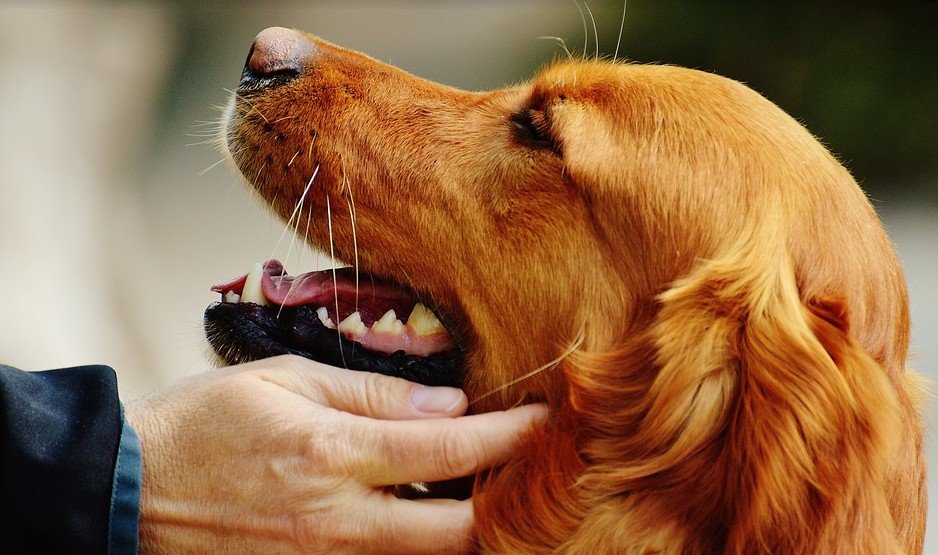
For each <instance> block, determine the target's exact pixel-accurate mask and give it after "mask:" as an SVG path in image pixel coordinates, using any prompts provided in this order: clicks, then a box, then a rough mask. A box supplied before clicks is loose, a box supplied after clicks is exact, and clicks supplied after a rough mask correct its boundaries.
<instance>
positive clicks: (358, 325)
mask: <svg viewBox="0 0 938 555" xmlns="http://www.w3.org/2000/svg"><path fill="white" fill-rule="evenodd" d="M339 331H343V332H345V333H348V334H349V335H351V336H353V337H357V336H359V335H363V334H364V333H365V332H366V331H368V326H366V325H365V324H364V323H363V322H362V315H361V314H359V313H358V311H355V312H353V313H351V314H349V315H348V316H347V317H346V318H345V320H342V321H341V322H339Z"/></svg>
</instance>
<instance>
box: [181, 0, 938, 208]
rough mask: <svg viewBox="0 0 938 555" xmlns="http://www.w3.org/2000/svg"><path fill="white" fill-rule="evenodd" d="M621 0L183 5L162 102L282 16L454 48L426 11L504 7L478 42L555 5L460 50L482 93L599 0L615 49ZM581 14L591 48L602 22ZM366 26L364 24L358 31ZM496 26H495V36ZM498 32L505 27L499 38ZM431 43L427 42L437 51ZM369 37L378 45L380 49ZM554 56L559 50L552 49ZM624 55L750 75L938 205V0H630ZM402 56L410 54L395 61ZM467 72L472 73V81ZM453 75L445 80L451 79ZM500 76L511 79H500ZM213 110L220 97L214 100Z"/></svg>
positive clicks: (899, 183)
mask: <svg viewBox="0 0 938 555" xmlns="http://www.w3.org/2000/svg"><path fill="white" fill-rule="evenodd" d="M624 1H625V0H550V1H547V0H517V1H507V2H503V3H496V2H493V1H491V0H464V1H463V2H461V3H456V2H452V3H450V2H444V1H443V0H435V1H431V0H423V1H416V0H388V1H382V2H378V1H377V0H376V1H374V2H369V1H366V0H317V2H314V3H309V4H305V3H303V2H300V3H292V2H286V3H283V4H275V5H271V6H266V5H265V7H263V8H260V7H259V5H258V4H257V3H256V2H254V1H248V0H243V1H235V2H232V3H231V4H226V5H224V6H222V5H216V4H213V3H206V4H202V3H180V4H175V3H172V4H173V5H176V6H177V7H178V8H179V9H178V10H177V11H176V15H177V18H176V23H177V24H178V25H179V30H180V33H179V39H180V41H179V46H180V49H179V58H178V60H177V64H176V70H174V72H173V73H172V79H173V82H171V83H170V84H169V86H168V87H167V90H168V93H167V95H168V96H167V97H166V98H165V99H164V101H165V102H166V106H164V107H168V106H170V105H172V104H175V103H176V102H177V101H179V99H180V98H182V97H186V96H188V95H191V94H193V88H194V87H196V86H197V85H198V84H200V83H203V82H205V81H206V75H205V72H206V71H210V70H212V68H217V65H216V64H217V61H218V60H219V59H223V58H224V59H230V60H228V61H226V62H225V63H226V64H227V66H226V67H227V69H226V73H225V75H227V77H226V79H227V81H225V82H226V83H230V85H231V86H233V85H234V83H235V82H236V79H237V74H238V67H240V63H242V60H243V57H244V54H245V53H246V52H247V48H248V45H249V44H250V37H252V36H253V33H256V32H257V31H258V30H260V29H262V28H264V27H265V26H267V25H271V24H279V25H289V26H294V27H298V28H302V29H305V30H308V31H311V32H314V33H317V34H321V35H323V36H324V37H326V38H327V39H329V40H333V41H338V42H341V43H342V44H343V46H348V47H351V48H356V47H359V48H361V49H363V50H366V51H367V53H369V54H371V55H375V56H378V57H379V58H381V56H382V52H381V51H380V50H378V51H372V50H369V49H368V48H366V47H364V46H359V45H358V44H357V43H354V42H353V43H351V44H349V43H347V42H345V41H346V40H348V38H349V37H352V36H354V35H353V34H350V33H348V32H345V33H337V32H336V30H335V25H336V23H337V20H335V19H332V20H329V19H328V17H330V16H331V17H332V18H336V17H338V12H334V11H333V12H329V13H328V14H324V13H323V12H322V11H317V10H319V9H321V8H324V7H327V6H331V7H332V8H342V9H348V10H349V11H348V13H347V14H346V15H345V16H343V20H344V21H343V24H345V25H346V26H347V25H348V20H357V21H359V22H361V23H362V26H363V28H368V24H371V25H372V27H370V28H372V29H374V27H373V24H374V21H372V20H373V19H374V18H375V17H379V16H377V15H375V14H376V13H379V12H380V13H384V14H385V15H387V13H388V12H387V11H384V12H381V10H389V9H393V10H395V11H399V12H401V13H410V14H416V13H417V12H420V13H421V14H422V15H421V16H420V17H417V18H415V20H414V21H413V22H411V23H410V27H408V24H407V23H406V22H407V21H409V20H407V19H406V18H404V19H400V18H396V19H395V20H394V21H393V22H392V21H389V22H388V27H389V28H388V29H383V30H382V31H383V33H385V34H386V35H387V36H386V37H385V38H384V39H383V41H384V42H383V44H384V45H387V44H390V43H391V42H394V41H397V40H398V39H400V38H401V37H400V35H401V34H407V37H406V38H404V39H403V40H404V42H407V41H413V40H414V39H413V38H414V37H418V40H419V41H423V42H425V43H426V44H425V45H423V46H421V48H434V46H445V45H447V43H446V41H445V38H440V37H436V38H426V37H425V35H427V33H428V31H429V29H428V28H427V27H428V26H433V25H434V23H432V21H434V20H433V18H432V17H430V18H428V17H427V15H426V12H427V11H428V10H431V11H435V12H436V13H437V14H438V20H437V21H439V24H441V25H442V24H444V23H452V21H453V18H454V17H458V16H456V15H454V13H455V12H454V11H453V10H454V9H461V10H464V11H463V16H464V17H465V11H466V10H468V11H469V12H472V13H480V12H482V11H486V12H487V13H492V12H493V10H494V12H495V13H496V17H493V18H491V21H492V22H494V23H489V24H487V25H485V24H482V23H480V22H481V21H483V20H482V19H480V20H479V21H475V25H477V26H478V38H479V41H480V42H486V43H488V42H496V43H497V42H499V41H502V42H503V43H505V44H509V43H510V41H508V40H507V39H506V35H505V31H506V30H505V29H504V28H499V27H498V25H499V20H498V17H497V12H498V11H499V10H503V11H505V13H508V12H509V11H510V10H512V9H513V8H514V7H518V6H529V7H530V6H531V5H536V6H538V7H539V9H541V10H545V11H548V12H550V13H554V12H556V18H555V21H556V22H558V25H559V28H557V27H551V26H549V25H548V24H546V23H545V22H544V21H543V20H542V21H539V22H534V21H524V22H517V23H514V25H515V26H516V28H514V29H513V30H512V33H514V34H517V35H518V36H520V37H523V40H522V41H520V42H521V44H527V45H528V46H527V47H524V48H518V47H517V44H518V43H517V42H515V43H511V44H515V45H516V46H515V47H513V48H512V49H511V50H508V51H505V53H504V54H500V55H499V56H497V57H496V58H493V59H487V60H485V61H484V62H480V60H479V59H478V57H477V56H476V57H473V56H474V52H473V50H474V49H476V48H478V47H477V46H475V45H467V46H465V47H463V48H464V49H465V51H464V52H463V54H462V56H463V58H464V60H465V64H466V65H465V66H457V67H459V71H461V72H463V73H465V74H466V75H463V78H462V79H458V80H457V79H453V78H452V77H450V78H449V79H448V80H449V82H450V83H449V84H455V85H457V86H468V87H469V88H474V85H475V82H474V79H473V78H472V76H473V75H477V74H479V73H480V71H478V67H479V66H482V67H483V68H484V70H483V71H481V73H482V74H485V75H487V76H490V77H491V76H499V78H500V79H507V80H508V82H513V80H514V81H516V80H518V79H524V78H527V77H529V76H530V75H531V74H532V72H533V70H534V69H535V68H537V67H538V66H540V65H543V63H544V62H545V52H547V53H550V52H555V53H556V52H558V51H559V50H560V49H559V47H558V46H557V45H556V44H554V43H552V42H551V41H538V40H537V38H536V37H537V36H538V35H542V34H550V33H556V34H559V35H562V36H563V38H564V40H565V41H566V43H567V45H568V46H569V47H570V48H571V50H580V49H581V48H582V41H579V45H577V44H575V43H577V42H578V39H581V38H582V37H583V28H582V26H580V17H579V13H578V9H577V6H579V7H580V8H584V7H585V5H586V4H589V6H590V8H591V11H592V14H593V15H594V16H595V21H596V22H597V29H598V34H599V43H600V53H601V54H604V55H607V56H609V57H611V56H612V55H613V52H614V51H615V46H616V38H617V35H618V32H619V21H620V17H621V13H622V5H623V2H624ZM587 14H588V12H586V11H585V8H584V19H585V21H586V25H587V32H586V34H587V35H588V37H589V42H590V44H589V48H588V52H589V54H590V55H592V53H593V52H594V44H595V41H594V39H593V27H592V24H591V22H590V19H589V15H587ZM362 33H367V31H364V30H363V31H362ZM486 33H488V34H486ZM496 33H499V34H496ZM428 45H429V46H428ZM375 47H376V46H375V45H372V47H371V48H375ZM546 55H547V56H549V55H550V54H546ZM619 57H620V58H622V57H624V58H627V59H629V60H633V61H636V62H660V63H668V64H676V65H682V66H687V67H692V68H696V69H701V70H704V71H712V72H715V73H719V74H721V75H725V76H727V77H731V78H734V79H737V80H740V81H743V82H745V83H746V84H748V85H749V86H750V87H752V88H754V89H755V90H757V91H759V92H760V93H762V94H763V95H765V96H766V97H767V98H769V99H770V100H772V101H773V102H775V103H776V104H778V105H779V106H781V107H782V109H784V110H785V111H787V112H788V113H789V114H791V115H792V116H794V117H795V118H796V119H798V120H799V121H801V122H802V123H804V125H805V126H806V127H807V128H808V129H809V130H811V132H812V133H814V134H815V135H816V136H817V137H819V138H820V139H821V140H822V141H823V142H824V143H825V144H826V145H827V146H828V147H829V148H830V149H831V150H832V151H833V152H834V153H835V154H836V155H837V156H838V157H839V158H840V160H841V161H843V162H844V164H845V165H846V166H847V167H848V168H849V169H850V170H851V171H852V172H853V174H854V176H855V177H856V178H857V180H858V181H859V182H860V183H861V185H862V186H863V187H864V189H866V190H867V192H869V193H870V195H871V196H872V197H874V198H879V199H883V200H885V199H887V198H893V197H902V196H904V197H907V198H914V199H916V200H926V199H927V200H929V201H931V202H934V203H938V109H936V99H938V0H891V1H888V2H843V1H834V2H804V1H773V0H750V1H748V2H739V1H733V0H629V2H628V10H627V16H626V20H625V28H624V33H623V36H622V44H621V46H620V48H619ZM427 58H428V60H427V61H426V62H425V66H424V67H423V68H420V67H411V68H407V67H406V63H405V64H404V67H405V69H411V70H415V71H416V72H417V73H418V74H421V75H422V76H424V77H429V78H431V79H433V78H434V77H436V78H437V79H439V78H441V77H442V75H443V74H445V73H446V71H444V70H441V71H437V72H436V73H433V72H431V73H430V74H428V73H427V68H429V67H432V64H433V63H436V64H442V65H444V66H455V64H454V61H453V57H452V56H451V55H450V56H449V57H447V56H433V55H429V54H428V55H427ZM387 59H388V60H390V61H392V63H400V62H399V60H400V59H401V58H400V56H397V57H392V56H391V55H390V54H388V55H387ZM467 75H468V76H467ZM445 80H446V79H445V78H444V81H445ZM502 84H504V83H502ZM205 102H206V104H208V103H211V100H206V101H205Z"/></svg>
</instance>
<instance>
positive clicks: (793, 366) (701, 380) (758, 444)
mask: <svg viewBox="0 0 938 555" xmlns="http://www.w3.org/2000/svg"><path fill="white" fill-rule="evenodd" d="M761 246H762V247H763V248H764V247H765V244H763V245H761ZM767 250H770V248H769V249H767ZM734 252H735V254H734V255H732V256H729V257H725V258H722V259H718V260H712V261H708V262H705V263H703V264H702V265H701V266H700V267H698V268H697V270H696V271H695V272H693V274H692V275H690V276H689V277H687V278H686V279H684V280H682V281H681V282H679V283H677V284H675V286H674V287H673V288H671V289H670V290H668V291H667V292H665V293H664V294H663V295H661V296H660V297H659V298H660V301H661V310H660V312H659V314H658V317H657V318H656V322H655V325H654V328H653V329H654V331H653V333H654V336H655V344H656V346H657V363H658V364H657V365H658V367H659V372H658V375H657V377H656V379H655V381H654V383H653V384H652V386H651V388H650V390H649V394H648V398H647V404H646V409H647V410H646V411H645V414H644V418H643V419H642V420H643V421H642V430H643V432H645V433H649V434H650V433H654V432H655V430H657V431H658V433H661V432H662V431H664V432H665V433H666V434H667V437H668V439H667V440H666V441H667V442H668V443H667V444H666V445H665V444H661V443H660V440H659V442H656V443H658V445H660V447H662V448H663V449H662V450H661V451H659V452H658V454H656V455H655V456H654V457H652V458H651V459H646V460H645V465H647V464H649V463H652V466H654V467H657V468H656V470H657V472H658V473H662V472H663V475H662V474H659V476H658V478H657V479H653V481H659V480H661V479H662V477H665V481H671V483H672V484H676V483H677V482H678V481H679V480H680V479H681V477H682V476H683V477H691V478H692V477H693V476H695V475H696V476H697V477H698V478H699V479H703V480H708V481H710V484H709V485H707V486H704V487H701V486H700V483H699V482H698V483H697V484H692V483H685V484H684V485H685V486H687V487H693V488H694V489H696V490H698V492H694V493H691V492H690V491H687V490H685V491H681V489H683V488H680V487H679V488H676V489H674V488H672V491H673V492H674V493H676V494H677V497H676V498H675V499H673V500H672V501H673V502H675V503H685V504H686V503H687V502H688V500H689V499H690V498H692V497H695V496H699V495H700V493H703V495H704V496H705V497H702V498H699V499H698V501H699V503H700V505H698V507H704V508H707V509H709V510H711V511H715V512H716V514H718V515H719V518H720V520H721V521H722V523H723V525H725V527H726V530H725V536H724V537H725V542H726V543H725V545H723V546H722V547H723V549H725V550H726V551H727V552H735V553H753V552H771V553H807V552H812V553H816V552H822V553H838V552H866V553H892V552H898V551H899V547H898V544H897V542H896V534H895V530H894V525H893V522H892V517H891V515H890V512H889V503H888V498H887V494H886V488H887V484H886V474H887V468H888V466H889V463H890V458H891V457H894V456H895V442H896V439H897V438H899V437H900V436H901V435H902V432H901V430H900V425H901V421H900V417H899V406H898V402H897V396H896V392H895V389H894V387H893V385H892V384H891V383H890V381H889V379H888V377H887V375H886V372H885V371H884V369H883V368H882V367H881V366H880V365H879V364H877V363H876V362H875V361H874V360H873V359H872V358H871V357H870V356H869V355H868V354H867V353H865V352H864V351H863V350H862V349H861V348H860V347H859V346H858V345H857V344H856V343H855V342H854V340H853V339H852V337H851V334H850V326H849V315H848V314H847V312H846V306H845V303H844V301H843V300H841V299H808V300H802V299H801V297H800V295H799V291H798V288H797V285H796V281H795V272H794V269H793V267H792V263H791V261H790V259H789V258H788V256H787V253H784V254H783V253H781V252H779V250H776V251H775V252H774V253H773V252H769V253H765V252H763V253H759V252H756V251H754V250H752V249H734ZM766 255H768V256H766ZM675 415H680V416H681V419H680V420H676V419H675ZM701 454H705V455H706V456H705V457H703V458H704V462H705V464H712V465H713V466H712V467H711V469H710V470H708V469H705V468H694V463H693V462H691V461H693V460H694V459H695V455H701ZM714 471H716V472H714ZM714 474H716V475H714ZM699 490H703V491H699ZM685 506H686V505H685ZM692 520H693V519H692ZM696 520H698V522H699V517H698V519H696ZM700 524H701V525H703V528H704V529H701V530H698V532H705V530H706V529H707V528H710V530H709V531H710V532H713V531H714V530H713V529H712V527H713V526H714V523H705V522H700ZM721 535H722V534H721Z"/></svg>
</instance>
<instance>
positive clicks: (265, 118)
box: [225, 89, 280, 123]
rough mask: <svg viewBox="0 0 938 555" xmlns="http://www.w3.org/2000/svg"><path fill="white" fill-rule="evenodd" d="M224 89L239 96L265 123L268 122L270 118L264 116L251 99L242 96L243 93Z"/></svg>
mask: <svg viewBox="0 0 938 555" xmlns="http://www.w3.org/2000/svg"><path fill="white" fill-rule="evenodd" d="M225 91H226V92H228V93H230V94H233V95H235V96H237V97H238V98H240V99H241V100H243V101H244V103H245V104H247V105H248V106H250V107H251V109H252V110H254V111H255V112H257V115H259V116H260V117H261V118H262V119H263V120H264V122H265V123H270V120H268V119H267V116H265V115H264V113H263V112H261V111H260V110H258V109H257V106H255V105H254V104H251V101H250V100H248V99H247V98H244V95H240V94H238V93H237V91H232V90H229V89H225ZM277 121H280V120H277Z"/></svg>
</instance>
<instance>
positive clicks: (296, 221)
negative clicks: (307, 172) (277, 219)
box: [268, 166, 319, 317]
mask: <svg viewBox="0 0 938 555" xmlns="http://www.w3.org/2000/svg"><path fill="white" fill-rule="evenodd" d="M318 174H319V166H316V169H315V170H313V176H312V177H310V178H309V182H307V183H306V188H304V189H303V194H302V195H300V200H298V201H297V203H296V207H295V208H294V209H293V214H291V215H290V219H289V220H287V225H286V227H285V228H284V229H283V232H282V233H281V234H280V239H279V240H277V245H276V246H274V252H272V253H271V255H270V257H268V260H269V259H272V258H273V257H274V255H275V254H277V249H278V248H280V242H281V241H283V238H284V235H285V234H286V233H287V230H288V229H290V228H291V227H293V237H292V238H291V239H290V246H289V247H288V248H287V255H286V256H285V257H284V258H285V259H289V258H290V254H291V253H292V252H293V246H294V245H295V244H296V235H297V233H299V225H300V217H301V215H302V213H303V204H304V203H305V202H306V195H307V194H309V189H310V187H312V186H313V181H315V180H316V176H317V175H318ZM285 273H286V269H284V270H283V271H282V273H281V275H280V277H283V276H284V275H285ZM293 285H294V284H293V283H291V284H290V289H289V290H288V291H287V294H286V296H285V297H284V299H283V302H282V303H280V311H283V306H284V305H285V304H286V302H287V298H289V297H290V293H292V292H293ZM280 311H278V312H277V316H278V317H279V316H280Z"/></svg>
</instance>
